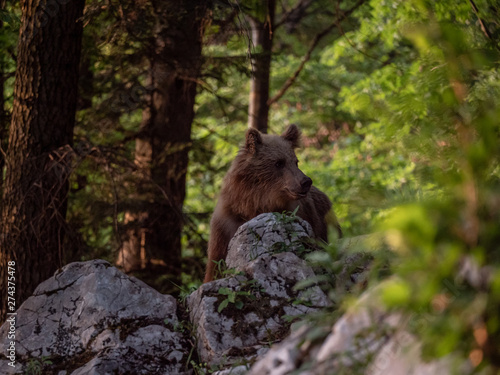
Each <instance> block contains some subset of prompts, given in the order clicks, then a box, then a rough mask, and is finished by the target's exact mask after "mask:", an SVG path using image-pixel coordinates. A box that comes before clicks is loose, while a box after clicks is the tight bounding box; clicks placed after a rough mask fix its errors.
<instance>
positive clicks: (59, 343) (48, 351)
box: [0, 214, 470, 375]
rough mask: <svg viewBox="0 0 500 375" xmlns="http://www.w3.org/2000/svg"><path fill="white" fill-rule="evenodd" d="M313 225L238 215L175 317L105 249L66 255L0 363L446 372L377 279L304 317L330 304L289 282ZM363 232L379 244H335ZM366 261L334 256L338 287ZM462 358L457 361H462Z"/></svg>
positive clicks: (100, 374)
mask: <svg viewBox="0 0 500 375" xmlns="http://www.w3.org/2000/svg"><path fill="white" fill-rule="evenodd" d="M311 234H312V233H311V228H310V226H309V225H308V224H307V223H306V222H304V221H302V220H300V219H294V218H290V217H287V216H283V215H278V214H264V215H260V216H258V217H257V218H255V219H254V220H251V221H250V222H248V223H246V224H245V225H243V226H241V227H240V228H239V230H238V231H237V233H236V235H235V237H234V238H233V240H232V241H231V243H230V248H229V254H228V257H227V265H228V267H229V270H228V271H227V272H226V273H225V275H223V276H224V277H223V278H221V279H219V280H215V281H213V282H210V283H207V284H204V285H202V286H200V288H198V290H196V291H195V292H193V293H192V294H191V295H190V296H188V297H187V299H186V308H187V310H188V312H189V321H182V320H180V319H179V317H178V316H179V311H183V312H184V306H178V304H177V302H176V300H175V299H174V298H173V297H171V296H168V295H162V294H160V293H158V292H157V291H155V290H154V289H152V288H151V287H149V286H147V285H146V284H144V283H143V282H141V281H139V280H137V279H135V278H133V277H129V276H127V275H125V274H123V273H122V272H120V271H119V270H117V269H116V268H114V267H112V266H111V265H110V264H109V263H108V262H106V261H102V260H94V261H89V262H79V263H71V264H69V265H67V266H66V267H64V268H62V269H61V270H60V271H59V272H57V273H56V274H55V275H54V276H53V277H52V278H50V279H49V280H47V281H45V282H43V283H42V284H40V285H39V286H38V288H37V289H36V290H35V292H34V295H33V296H32V297H30V298H29V299H28V300H26V301H25V303H23V305H22V306H21V307H20V308H19V309H18V311H17V312H16V314H17V315H15V335H16V337H15V343H14V344H15V345H14V346H15V356H16V357H15V360H16V367H15V368H13V367H11V366H9V362H10V359H8V358H7V355H6V354H5V353H9V345H10V340H7V337H8V332H9V330H10V329H11V324H10V322H6V323H5V324H4V325H3V326H2V327H1V328H0V339H1V340H2V341H1V342H0V374H14V373H16V374H23V373H31V374H47V375H52V374H57V375H84V374H95V375H108V374H134V375H137V374H143V375H149V374H193V373H200V372H202V371H205V372H206V370H204V369H207V368H209V369H211V370H210V371H213V370H214V369H218V370H219V371H218V372H214V374H216V375H227V374H241V375H243V374H249V375H264V374H272V375H281V374H283V375H284V374H292V373H293V374H301V375H321V374H331V373H349V374H351V373H352V374H358V373H359V374H373V375H378V374H383V375H399V374H412V375H417V374H418V375H419V374H431V375H432V374H436V375H437V374H445V375H446V374H450V373H453V370H457V367H455V365H456V363H455V361H453V360H452V359H451V357H447V358H446V359H442V360H440V361H435V362H431V363H424V362H423V361H422V360H421V358H420V349H421V347H420V344H419V342H418V340H417V339H416V338H415V337H414V336H412V335H411V334H410V333H409V332H408V331H407V330H406V328H405V327H406V325H407V324H408V320H409V318H408V317H406V316H404V315H403V314H398V313H396V312H393V311H388V310H386V309H384V308H383V303H382V302H381V299H380V293H379V292H378V291H377V288H374V289H369V290H367V291H366V292H365V293H364V294H363V295H362V297H361V298H360V299H359V300H358V301H357V302H356V303H355V304H354V305H353V306H352V307H351V308H349V309H348V310H347V311H346V312H345V313H344V314H343V315H342V316H341V317H340V318H338V319H335V318H334V317H333V315H332V317H330V318H328V315H327V314H325V313H323V320H322V321H321V323H319V322H318V320H317V319H303V318H304V317H306V318H307V317H310V316H311V315H312V314H313V313H315V312H318V311H320V310H322V311H324V309H325V307H326V308H328V309H329V310H328V311H334V308H333V307H332V306H331V304H330V301H329V299H328V298H327V296H326V295H325V294H324V293H323V291H322V290H321V289H320V288H319V287H318V286H317V285H316V284H315V283H314V282H311V283H308V284H307V285H309V287H307V288H305V289H303V288H302V289H297V288H296V287H295V285H296V283H297V282H298V281H302V280H305V279H309V280H314V277H315V276H317V275H315V272H314V270H316V269H314V270H313V269H312V268H311V267H310V266H309V265H308V263H307V262H305V261H304V260H303V259H302V258H303V257H301V256H300V255H301V254H304V253H308V252H309V251H311V248H312V249H314V248H315V245H314V243H311V241H310V236H311ZM366 243H369V244H370V245H369V246H370V247H371V246H373V247H376V246H378V245H375V244H374V243H372V242H366V238H362V239H360V238H358V239H355V240H352V239H348V240H343V242H341V244H340V247H341V248H342V249H349V251H357V250H360V249H362V248H363V246H366V245H364V244H366ZM315 254H317V255H324V253H323V254H318V253H315ZM368 262H369V257H368V258H367V257H366V256H364V255H363V254H362V253H358V252H355V253H354V254H351V255H349V256H346V257H343V261H342V262H341V263H340V264H339V265H338V266H339V267H336V268H335V269H338V272H336V273H335V275H333V276H334V277H333V278H334V279H335V290H336V291H339V290H342V291H346V290H351V289H352V288H353V287H354V286H355V285H358V286H362V285H364V284H365V270H366V267H367V264H368ZM323 276H324V275H323ZM331 277H332V275H329V278H331ZM303 285H305V284H303ZM332 298H333V297H332ZM180 315H182V316H185V315H186V314H184V313H183V314H180ZM186 320H187V318H186ZM292 322H294V323H293V328H292V329H291V331H292V333H291V334H290V333H289V332H290V325H291V324H292ZM459 365H460V366H461V367H460V368H458V370H457V371H458V373H461V374H467V373H469V372H470V368H468V367H467V366H463V364H459Z"/></svg>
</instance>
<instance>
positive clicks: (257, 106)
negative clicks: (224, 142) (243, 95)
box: [248, 0, 276, 133]
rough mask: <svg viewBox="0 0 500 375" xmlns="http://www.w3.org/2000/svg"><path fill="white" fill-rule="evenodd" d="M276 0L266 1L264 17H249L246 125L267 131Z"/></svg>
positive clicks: (263, 131)
mask: <svg viewBox="0 0 500 375" xmlns="http://www.w3.org/2000/svg"><path fill="white" fill-rule="evenodd" d="M275 9H276V0H267V1H266V11H265V13H264V14H265V16H264V17H249V22H250V26H251V29H252V43H253V48H254V51H255V52H254V53H252V56H251V63H252V77H251V80H250V97H249V101H248V127H249V128H255V129H257V130H259V131H260V132H262V133H267V127H268V119H269V105H268V103H267V102H268V100H269V76H270V71H271V57H272V47H273V23H274V13H275Z"/></svg>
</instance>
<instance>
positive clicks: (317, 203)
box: [204, 125, 342, 282]
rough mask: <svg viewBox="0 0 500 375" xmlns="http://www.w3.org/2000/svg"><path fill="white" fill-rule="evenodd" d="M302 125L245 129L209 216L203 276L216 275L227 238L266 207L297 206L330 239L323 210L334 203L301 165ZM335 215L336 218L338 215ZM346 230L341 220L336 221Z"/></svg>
mask: <svg viewBox="0 0 500 375" xmlns="http://www.w3.org/2000/svg"><path fill="white" fill-rule="evenodd" d="M300 135H301V133H300V130H299V129H298V128H297V126H295V125H290V126H289V127H288V128H287V129H286V130H285V132H284V133H283V134H282V135H281V136H278V135H268V134H262V133H260V132H259V131H258V130H256V129H253V128H251V129H249V130H248V131H247V133H246V139H245V144H244V145H243V147H241V149H240V151H239V153H238V155H237V156H236V158H235V160H234V161H233V163H232V164H231V167H230V169H229V171H228V173H227V174H226V176H225V178H224V181H223V184H222V190H221V193H220V197H219V200H218V202H217V205H216V207H215V211H214V213H213V215H212V219H211V221H210V240H209V243H208V262H207V269H206V274H205V280H204V282H209V281H212V280H213V278H214V276H215V275H214V273H215V266H216V264H215V262H217V261H220V260H221V259H225V258H226V255H227V247H228V245H229V241H230V240H231V238H232V237H233V235H234V233H235V232H236V230H237V229H238V228H239V226H240V225H242V224H243V223H245V222H247V221H249V220H251V219H253V218H254V217H256V216H258V215H260V214H262V213H265V212H283V211H294V210H295V209H296V208H297V206H298V207H299V209H298V211H297V216H299V217H301V218H302V219H304V220H306V221H307V222H308V223H309V224H311V227H312V229H313V231H314V234H315V236H316V237H317V238H319V239H322V240H324V241H327V224H326V218H325V216H326V215H327V213H328V212H329V211H330V209H331V207H332V203H331V202H330V200H329V199H328V197H327V196H326V195H325V194H324V193H322V192H321V191H320V190H318V189H317V188H316V187H314V186H312V180H311V179H310V178H309V177H307V176H306V175H305V174H304V173H303V172H302V171H301V170H300V169H299V167H298V160H297V157H296V156H295V152H294V149H295V148H297V147H298V146H299V143H300ZM335 221H336V219H335ZM334 224H335V225H336V227H337V230H338V232H339V236H341V235H342V232H341V230H340V226H339V225H338V223H334Z"/></svg>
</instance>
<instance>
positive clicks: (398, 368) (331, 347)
mask: <svg viewBox="0 0 500 375" xmlns="http://www.w3.org/2000/svg"><path fill="white" fill-rule="evenodd" d="M383 306H384V304H383V303H382V301H381V298H380V294H379V293H378V288H374V289H371V290H368V291H366V292H365V293H364V294H363V295H362V296H361V297H360V298H359V299H358V301H357V302H356V303H355V305H353V306H352V307H351V308H349V309H348V310H347V311H346V312H345V313H344V314H343V315H342V316H341V317H340V319H338V320H337V321H336V322H335V323H334V324H333V325H332V326H331V327H328V326H324V327H312V326H310V325H309V324H305V325H302V326H301V327H300V328H298V329H296V330H294V331H293V332H292V333H291V334H290V335H289V336H288V337H287V338H286V339H285V340H283V341H282V342H281V343H279V344H277V345H273V346H272V347H271V349H270V350H269V351H268V352H267V353H266V355H265V356H263V357H262V358H260V359H259V360H258V361H257V362H256V363H255V364H254V365H253V366H252V368H251V369H250V371H249V372H248V374H247V375H285V374H291V373H293V374H300V375H324V374H335V373H342V374H344V373H353V374H370V375H447V374H454V373H460V374H470V373H471V370H472V369H471V368H470V366H467V364H465V365H464V363H463V362H460V361H457V360H455V359H453V358H451V357H445V358H441V359H439V360H434V361H432V362H428V363H426V362H424V361H423V360H422V357H421V345H420V343H419V342H418V340H417V339H416V338H415V337H414V336H413V335H412V334H410V333H409V332H408V330H407V329H406V327H407V324H408V323H409V321H410V320H411V317H407V316H404V315H403V314H401V313H396V312H389V311H387V310H386V309H385V308H384V307H383ZM321 331H323V332H321Z"/></svg>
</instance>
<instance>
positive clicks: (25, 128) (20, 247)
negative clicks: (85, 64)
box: [0, 0, 84, 321]
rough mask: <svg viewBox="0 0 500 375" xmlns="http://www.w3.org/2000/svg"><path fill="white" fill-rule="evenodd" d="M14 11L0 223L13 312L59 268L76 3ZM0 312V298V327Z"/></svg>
mask: <svg viewBox="0 0 500 375" xmlns="http://www.w3.org/2000/svg"><path fill="white" fill-rule="evenodd" d="M21 8H22V19H21V30H20V34H19V42H18V55H17V70H16V77H15V84H14V103H13V111H12V120H11V125H10V129H9V146H8V150H7V157H6V179H5V183H4V192H3V201H2V209H1V218H0V219H1V236H0V289H1V290H2V291H6V290H7V276H12V275H11V274H8V270H9V269H8V268H7V267H8V264H9V263H10V265H12V263H11V262H15V266H14V267H15V293H13V294H10V293H9V297H12V296H15V308H18V307H19V305H20V304H21V303H22V302H23V301H24V300H25V299H26V298H27V297H29V296H30V295H31V294H32V293H33V290H34V289H35V287H36V286H37V285H38V284H39V283H40V282H42V281H43V280H45V279H47V278H48V277H50V276H52V274H53V273H54V271H55V270H56V269H57V268H58V267H60V266H61V259H62V253H63V248H62V243H63V239H64V233H65V226H66V222H65V215H66V206H67V193H68V176H69V173H70V163H71V160H70V156H71V147H70V146H71V145H72V141H73V128H74V123H75V111H76V103H77V87H78V66H79V59H80V51H81V39H82V23H81V21H80V18H81V16H82V14H83V8H84V0H73V1H64V2H63V1H60V2H53V1H47V0H33V1H27V0H24V1H21ZM9 286H10V285H9ZM11 290H13V289H9V292H10V291H11ZM8 306H9V307H10V306H12V305H8V303H7V293H2V301H1V305H0V320H2V321H3V320H4V319H5V317H6V313H8V312H12V311H11V310H10V309H9V311H7V308H8Z"/></svg>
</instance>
